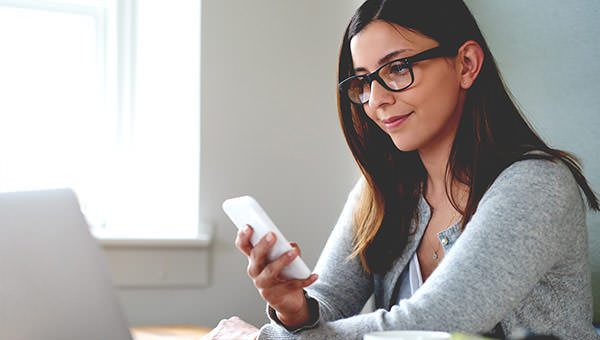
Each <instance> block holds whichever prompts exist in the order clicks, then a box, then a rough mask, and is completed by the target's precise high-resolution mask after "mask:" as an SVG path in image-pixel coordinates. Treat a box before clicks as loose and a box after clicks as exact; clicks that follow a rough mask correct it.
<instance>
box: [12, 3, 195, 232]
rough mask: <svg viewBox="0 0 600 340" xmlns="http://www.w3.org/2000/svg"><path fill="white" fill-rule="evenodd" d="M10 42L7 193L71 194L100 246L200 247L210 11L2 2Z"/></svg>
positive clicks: (188, 6) (168, 6)
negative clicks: (206, 15)
mask: <svg viewBox="0 0 600 340" xmlns="http://www.w3.org/2000/svg"><path fill="white" fill-rule="evenodd" d="M0 32H1V33H0V46H2V49H3V52H2V53H1V54H0V74H2V76H1V77H0V91H1V92H0V93H2V100H1V101H0V190H2V191H15V190H32V189H44V188H53V187H72V188H73V189H74V190H75V191H76V193H77V195H78V197H79V199H80V203H81V206H82V210H83V212H84V214H85V215H86V217H87V219H88V221H89V222H90V225H91V226H92V231H93V232H94V234H96V235H97V236H100V237H122V238H193V237H195V236H196V235H197V233H198V196H199V152H200V151H199V150H200V145H199V143H200V142H199V133H200V132H199V131H200V117H199V110H200V99H199V98H200V89H199V83H200V80H199V79H200V2H199V0H170V1H168V2H167V1H163V0H143V1H135V0H70V1H67V0H62V1H61V0H52V1H51V0H13V1H9V0H0Z"/></svg>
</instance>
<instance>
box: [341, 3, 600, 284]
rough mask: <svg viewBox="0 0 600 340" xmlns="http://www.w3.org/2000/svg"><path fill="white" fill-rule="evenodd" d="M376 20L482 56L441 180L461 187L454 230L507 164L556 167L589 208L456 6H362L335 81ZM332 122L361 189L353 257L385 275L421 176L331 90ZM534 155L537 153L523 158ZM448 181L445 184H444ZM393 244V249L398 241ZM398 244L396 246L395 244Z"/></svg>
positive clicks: (590, 198)
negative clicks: (335, 117)
mask: <svg viewBox="0 0 600 340" xmlns="http://www.w3.org/2000/svg"><path fill="white" fill-rule="evenodd" d="M375 20H383V21H386V22H388V23H393V24H397V25H400V26H402V27H404V28H407V29H409V30H413V31H417V32H420V33H422V34H424V35H426V36H428V37H430V38H433V39H434V40H436V41H437V42H439V43H440V45H442V46H448V47H453V48H456V49H457V50H458V48H459V47H460V46H461V45H462V44H463V43H464V42H465V41H468V40H474V41H476V42H477V43H478V44H479V45H480V46H481V48H482V49H483V53H484V62H483V66H482V68H481V71H480V73H479V75H478V77H477V79H476V80H475V82H474V83H473V84H472V86H471V87H470V88H469V90H468V91H467V95H466V99H465V102H464V107H463V112H462V116H461V120H460V123H459V126H458V129H457V132H456V137H455V140H454V143H453V145H452V149H451V152H450V158H449V161H448V169H447V171H446V174H447V176H448V175H450V176H452V177H453V178H455V179H457V180H458V181H460V182H461V183H464V184H466V185H467V186H468V187H469V195H468V200H467V203H466V207H465V208H464V209H460V208H459V207H458V205H457V204H456V203H455V199H454V197H452V194H451V193H452V192H453V190H452V188H446V193H447V195H448V198H449V200H450V202H451V203H452V205H453V206H454V208H455V209H457V210H458V211H460V212H461V214H462V216H463V218H462V228H464V227H465V225H466V224H467V222H469V220H470V219H471V217H472V216H473V214H474V213H475V210H476V208H477V204H478V203H479V201H480V199H481V198H482V196H483V194H484V193H485V192H486V191H487V189H488V188H489V186H490V185H491V184H492V182H493V181H494V180H495V179H496V177H497V176H498V175H499V174H500V172H501V171H502V170H504V169H506V168H507V167H508V166H509V165H510V164H512V163H514V162H516V161H519V160H524V159H547V160H552V161H562V162H564V163H565V164H566V165H567V166H568V167H569V169H570V170H571V172H572V173H573V176H574V177H575V180H576V181H577V183H578V184H579V186H580V187H581V189H582V190H583V193H584V194H585V196H586V198H587V203H588V205H589V207H590V209H593V210H598V209H599V208H598V199H597V197H596V196H595V194H594V192H593V191H592V189H591V188H590V186H589V185H588V183H587V181H586V179H585V177H584V176H583V175H582V171H581V167H580V166H579V162H578V160H577V159H576V158H575V157H574V156H573V155H571V154H569V153H567V152H564V151H561V150H557V149H552V148H550V147H549V146H548V145H546V144H545V143H544V142H543V141H542V140H541V138H540V137H539V136H538V135H537V134H536V133H535V132H534V131H533V129H532V128H531V127H530V126H529V124H528V123H527V121H526V120H525V118H524V117H523V116H522V115H521V113H520V111H519V109H518V108H517V106H516V105H515V104H514V102H513V100H512V99H511V96H510V94H509V92H508V90H507V89H506V88H505V86H504V83H503V81H502V78H501V76H500V72H499V71H498V68H497V66H496V63H495V61H494V58H493V57H492V54H491V53H490V50H489V48H488V46H487V44H486V42H485V40H484V38H483V35H482V34H481V32H480V30H479V28H478V27H477V23H476V21H475V19H474V18H473V16H472V14H471V12H470V11H469V9H468V8H467V6H466V5H465V4H464V3H463V1H462V0H367V1H366V2H365V3H364V4H363V5H362V6H361V7H360V8H359V9H358V10H357V11H356V13H355V14H354V16H353V17H352V19H351V20H350V23H349V24H348V27H347V28H346V32H345V33H344V38H343V41H342V46H341V49H340V57H339V69H338V78H339V82H341V81H342V80H344V79H346V78H348V77H350V76H352V75H353V72H354V71H353V70H354V66H353V63H352V55H351V53H350V40H351V39H352V37H354V36H355V35H356V34H358V33H359V32H360V31H361V30H362V29H363V28H365V27H366V26H367V25H368V24H369V23H370V22H372V21H375ZM338 107H339V118H340V122H341V125H342V129H343V131H344V135H345V137H346V141H347V143H348V145H349V147H350V149H351V151H352V153H353V155H354V158H355V160H356V162H357V163H358V165H359V167H360V169H361V171H362V173H363V175H364V177H365V179H366V182H367V185H366V186H365V187H364V189H363V192H362V195H361V199H360V202H359V204H358V206H357V207H356V209H355V211H354V222H355V229H354V252H353V255H354V256H360V257H361V260H362V263H363V267H364V268H365V269H366V270H367V271H369V272H374V273H383V272H385V271H387V270H388V269H389V268H390V267H391V264H392V263H393V261H394V260H395V259H396V258H397V257H398V256H399V255H400V254H401V253H402V251H403V249H404V246H405V244H406V241H407V239H408V236H409V234H410V233H411V232H414V230H410V225H411V223H412V221H413V220H414V219H415V218H416V208H417V204H418V201H419V197H420V195H422V194H423V193H422V188H423V186H422V185H423V183H424V180H425V179H426V177H427V173H426V171H425V168H424V166H423V164H422V163H421V160H420V158H419V155H418V153H417V151H410V152H403V151H400V150H398V149H397V148H396V146H395V145H394V143H393V142H392V140H391V139H390V137H389V136H388V135H387V134H386V133H385V132H384V131H382V130H381V129H380V128H379V127H378V126H377V125H376V124H375V123H374V122H373V121H372V120H370V119H369V118H368V117H367V115H366V114H365V112H364V110H363V108H362V106H360V105H356V104H352V103H351V102H350V101H349V99H348V98H347V96H345V95H342V94H340V93H339V92H338ZM533 150H539V151H542V152H536V153H528V152H529V151H533ZM450 183H453V181H450ZM399 242H400V243H399ZM399 244H400V246H399Z"/></svg>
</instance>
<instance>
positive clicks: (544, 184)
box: [480, 159, 583, 211]
mask: <svg viewBox="0 0 600 340" xmlns="http://www.w3.org/2000/svg"><path fill="white" fill-rule="evenodd" d="M490 201H493V202H494V203H495V204H501V205H504V206H507V208H510V210H514V209H521V210H530V209H531V210H540V209H543V210H548V209H555V210H561V211H565V210H573V208H575V207H579V208H580V209H578V210H582V209H583V200H582V197H581V193H580V191H579V186H578V184H577V182H576V181H575V177H574V176H573V174H572V173H571V171H570V170H569V168H568V167H567V165H566V164H564V163H563V162H562V161H561V160H559V159H556V160H546V159H526V160H521V161H517V162H515V163H513V164H511V165H509V166H508V167H507V168H506V169H504V170H503V171H502V172H501V173H500V174H499V175H498V177H497V178H496V179H495V180H494V182H493V183H492V185H491V186H490V187H489V189H488V190H487V191H486V192H485V194H484V195H483V197H482V199H481V201H480V206H481V205H485V204H486V203H488V202H490ZM527 207H530V209H527Z"/></svg>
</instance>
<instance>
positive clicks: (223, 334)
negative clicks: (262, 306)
mask: <svg viewBox="0 0 600 340" xmlns="http://www.w3.org/2000/svg"><path fill="white" fill-rule="evenodd" d="M258 332H259V330H258V328H256V327H254V326H252V325H250V324H248V323H246V322H244V320H242V319H240V318H238V317H237V316H233V317H231V318H229V319H227V320H221V321H220V322H219V324H218V325H217V327H215V328H214V329H213V330H212V331H210V333H208V334H206V335H205V336H203V337H202V338H201V340H255V339H256V337H257V336H258Z"/></svg>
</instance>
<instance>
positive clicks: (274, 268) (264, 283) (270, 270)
mask: <svg viewBox="0 0 600 340" xmlns="http://www.w3.org/2000/svg"><path fill="white" fill-rule="evenodd" d="M296 257H298V250H297V249H295V248H292V249H290V250H288V251H286V252H285V253H283V254H281V256H279V257H278V258H277V259H275V260H274V261H273V262H271V263H269V264H268V265H267V266H265V268H264V269H263V270H262V272H261V273H260V274H259V275H258V277H257V278H256V279H255V280H254V285H255V286H256V288H259V289H260V288H267V287H271V286H273V285H276V284H279V283H282V282H285V281H287V280H285V279H281V278H280V277H279V274H280V273H281V271H282V270H283V268H285V266H287V265H288V264H290V263H291V262H292V261H294V259H295V258H296Z"/></svg>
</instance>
